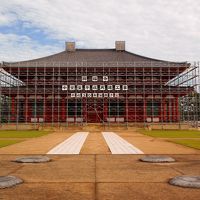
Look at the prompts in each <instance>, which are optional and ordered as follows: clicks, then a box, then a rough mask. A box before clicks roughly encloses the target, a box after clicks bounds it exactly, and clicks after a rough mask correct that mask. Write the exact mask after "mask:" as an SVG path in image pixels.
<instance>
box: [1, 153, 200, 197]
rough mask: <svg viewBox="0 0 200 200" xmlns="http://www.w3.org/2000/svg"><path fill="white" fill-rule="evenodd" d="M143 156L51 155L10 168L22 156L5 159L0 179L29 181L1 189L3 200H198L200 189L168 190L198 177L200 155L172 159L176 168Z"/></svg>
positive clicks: (15, 164) (3, 157)
mask: <svg viewBox="0 0 200 200" xmlns="http://www.w3.org/2000/svg"><path fill="white" fill-rule="evenodd" d="M142 156H143V155H59V156H58V155H51V156H50V157H51V158H52V161H51V162H49V163H42V164H21V163H14V162H11V160H13V159H14V158H16V157H17V155H0V176H5V175H14V176H18V177H20V178H21V179H23V180H24V183H23V184H20V185H17V186H15V187H13V188H9V189H8V188H7V189H1V190H0V199H3V200H13V199H15V200H30V199H31V200H44V199H48V200H57V199H58V200H65V199H70V200H74V199H77V200H80V199H84V200H93V199H98V200H122V199H125V200H129V199H131V200H143V199H147V200H175V199H181V200H194V199H199V195H200V190H199V189H189V188H180V187H176V186H171V185H169V184H168V181H169V179H170V178H172V177H175V176H179V175H199V173H200V170H199V169H200V155H173V157H174V158H175V159H176V160H177V162H175V163H172V164H149V163H143V162H140V161H139V158H141V157H142Z"/></svg>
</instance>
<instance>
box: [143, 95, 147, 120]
mask: <svg viewBox="0 0 200 200" xmlns="http://www.w3.org/2000/svg"><path fill="white" fill-rule="evenodd" d="M146 104H147V101H146V98H145V97H144V100H143V109H144V110H143V116H144V122H146V121H147V105H146Z"/></svg>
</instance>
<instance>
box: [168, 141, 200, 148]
mask: <svg viewBox="0 0 200 200" xmlns="http://www.w3.org/2000/svg"><path fill="white" fill-rule="evenodd" d="M170 142H174V143H176V144H181V145H184V146H187V147H192V148H195V149H199V150H200V140H191V139H180V140H170Z"/></svg>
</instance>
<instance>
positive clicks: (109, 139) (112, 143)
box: [102, 132, 143, 154]
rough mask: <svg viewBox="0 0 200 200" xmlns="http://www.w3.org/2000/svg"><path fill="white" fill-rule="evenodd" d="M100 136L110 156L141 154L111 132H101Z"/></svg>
mask: <svg viewBox="0 0 200 200" xmlns="http://www.w3.org/2000/svg"><path fill="white" fill-rule="evenodd" d="M102 134H103V137H104V139H105V140H106V143H107V144H108V146H109V148H110V151H111V152H112V154H143V152H142V151H141V150H139V149H138V148H136V147H135V146H133V145H132V144H130V143H128V142H127V141H126V140H124V139H123V138H121V137H120V136H118V135H117V134H115V133H113V132H102Z"/></svg>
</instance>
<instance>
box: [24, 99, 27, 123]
mask: <svg viewBox="0 0 200 200" xmlns="http://www.w3.org/2000/svg"><path fill="white" fill-rule="evenodd" d="M24 103H25V109H24V116H25V122H28V97H27V96H25V101H24Z"/></svg>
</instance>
